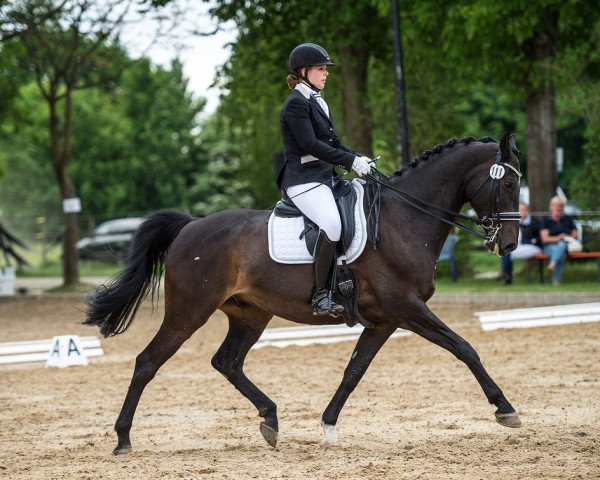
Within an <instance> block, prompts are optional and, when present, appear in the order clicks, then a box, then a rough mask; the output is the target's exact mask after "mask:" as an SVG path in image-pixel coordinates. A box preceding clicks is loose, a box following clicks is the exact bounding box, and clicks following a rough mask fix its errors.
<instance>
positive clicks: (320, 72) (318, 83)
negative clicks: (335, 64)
mask: <svg viewBox="0 0 600 480" xmlns="http://www.w3.org/2000/svg"><path fill="white" fill-rule="evenodd" d="M327 75H329V72H328V71H327V65H315V66H313V67H308V72H307V74H306V78H308V81H309V82H310V83H312V84H313V85H314V86H315V87H317V88H318V89H319V90H323V88H325V82H326V81H327Z"/></svg>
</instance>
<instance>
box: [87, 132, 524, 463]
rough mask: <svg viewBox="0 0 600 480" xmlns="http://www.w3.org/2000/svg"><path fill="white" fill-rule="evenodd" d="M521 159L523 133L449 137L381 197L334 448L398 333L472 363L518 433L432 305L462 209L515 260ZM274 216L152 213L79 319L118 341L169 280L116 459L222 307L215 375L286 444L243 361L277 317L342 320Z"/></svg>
mask: <svg viewBox="0 0 600 480" xmlns="http://www.w3.org/2000/svg"><path fill="white" fill-rule="evenodd" d="M517 155H518V150H517V148H516V145H515V141H514V136H513V135H509V134H504V135H503V136H502V139H501V140H500V142H497V141H495V140H494V139H492V138H490V137H485V138H481V139H475V138H473V137H467V138H464V139H462V140H454V139H453V140H451V141H448V142H447V143H446V144H441V145H438V146H436V147H435V148H434V149H433V150H430V151H426V152H424V153H423V154H422V155H421V156H420V157H418V158H416V159H415V160H413V161H412V163H410V164H409V165H408V166H406V167H404V168H403V169H402V170H399V171H396V172H395V173H394V174H393V175H392V176H391V177H390V178H389V179H388V181H387V182H385V187H382V188H381V197H380V225H379V244H378V246H377V248H376V249H372V248H366V249H365V251H364V252H363V253H362V254H361V255H360V257H359V258H358V259H356V261H354V262H353V263H351V264H350V265H349V267H350V268H351V269H352V270H353V272H354V273H355V274H356V276H357V277H358V280H359V285H360V295H359V298H358V310H359V311H360V314H361V315H362V316H363V317H364V318H366V319H367V320H368V321H369V322H372V324H374V326H373V327H372V328H365V329H364V330H363V331H362V333H361V335H360V337H359V339H358V341H357V344H356V348H355V349H354V352H353V354H352V355H351V358H350V360H349V363H348V366H347V368H346V369H345V372H344V374H343V378H342V380H341V383H340V385H339V386H338V388H337V390H336V391H335V394H334V395H333V397H332V399H331V401H330V402H329V404H328V405H327V407H326V408H325V410H324V412H323V414H322V417H321V424H322V427H323V431H324V437H325V438H324V441H323V443H324V444H325V445H335V444H336V443H337V441H338V439H337V432H336V427H335V425H336V423H337V420H338V417H339V415H340V412H341V410H342V407H343V406H344V404H345V403H346V401H347V400H348V398H349V396H350V394H351V393H352V392H353V390H354V389H355V388H356V386H357V385H358V383H359V381H360V380H361V378H362V376H363V375H364V373H365V372H366V370H367V368H368V366H369V364H370V363H371V361H372V360H373V358H374V357H375V355H376V354H377V352H378V351H379V349H380V348H381V347H382V346H383V344H384V343H385V342H386V340H387V339H388V338H389V337H390V335H391V334H392V333H393V332H394V331H395V330H396V329H397V328H403V329H406V330H409V331H411V332H414V333H416V334H417V335H420V336H422V337H423V338H425V339H427V340H429V341H430V342H433V343H435V344H436V345H439V346H440V347H442V348H444V349H446V350H448V351H449V352H451V353H452V354H453V355H454V356H455V357H456V358H457V359H459V360H461V361H462V362H464V363H465V364H466V365H467V367H468V368H469V369H470V370H471V372H472V373H473V375H474V376H475V378H476V379H477V381H478V382H479V385H480V386H481V389H482V390H483V393H484V394H485V396H486V398H487V400H488V401H489V403H490V404H492V405H494V406H495V407H496V410H495V417H496V420H497V422H498V423H500V424H501V425H503V426H507V427H519V426H521V420H520V419H519V417H518V414H517V413H516V411H515V409H514V408H513V406H512V405H511V404H510V403H509V401H508V400H507V399H506V397H505V396H504V394H503V392H502V390H501V389H500V387H499V386H498V385H497V384H496V383H495V382H494V380H493V379H492V378H491V377H490V375H489V374H488V373H487V372H486V370H485V368H484V367H483V365H482V363H481V361H480V359H479V356H478V354H477V352H476V351H475V349H474V348H473V347H472V346H471V345H470V344H469V343H468V342H467V341H465V340H464V339H463V338H461V337H460V336H459V335H457V334H456V333H455V332H453V331H452V330H451V329H450V328H449V327H448V326H447V325H445V324H444V323H443V322H442V321H441V320H440V319H439V318H438V317H437V316H436V315H435V314H434V313H433V312H432V311H431V310H430V309H429V308H428V306H427V305H426V302H427V301H428V300H429V299H430V298H431V296H432V295H433V293H434V291H435V282H434V275H435V267H436V263H437V259H438V256H439V254H440V251H441V249H442V246H443V244H444V241H445V239H446V237H447V236H448V234H449V232H450V230H451V228H452V226H453V225H454V224H455V222H454V220H456V219H457V217H459V216H460V214H459V213H453V212H459V211H460V209H461V208H462V206H463V205H464V204H465V203H467V202H470V204H471V206H472V208H473V209H474V210H475V212H476V214H477V217H478V219H479V220H478V223H479V224H481V226H482V227H483V229H484V231H485V232H486V237H485V238H486V242H485V245H486V248H487V249H488V250H489V251H494V252H495V253H497V254H498V255H505V254H507V253H509V252H510V251H512V250H513V249H514V248H515V247H516V245H517V238H518V221H515V220H518V218H519V217H518V212H517V207H518V201H519V185H520V179H519V177H520V172H519V160H518V157H517ZM499 171H500V173H501V175H500V174H498V172H499ZM411 199H413V200H411ZM417 200H418V202H417V203H415V202H416V201H417ZM415 206H417V207H419V208H415ZM424 206H425V207H424ZM432 209H434V210H436V209H437V212H438V213H435V212H432V211H431V210H432ZM444 212H450V213H444ZM269 215H270V211H269V210H263V211H256V210H245V209H231V210H224V211H221V212H218V213H216V214H213V215H210V216H207V217H204V218H199V219H194V218H193V217H191V216H189V215H187V214H184V213H181V212H178V211H172V210H171V211H160V212H156V213H154V214H152V215H150V216H149V217H148V218H147V219H146V220H145V221H144V223H143V224H142V225H141V226H140V227H139V229H138V232H137V233H136V235H135V237H134V239H133V241H132V246H131V250H130V253H129V256H128V259H127V263H126V265H125V267H124V269H123V270H122V271H121V272H120V273H118V274H117V275H116V276H115V277H113V278H112V279H110V280H108V281H107V282H106V284H104V285H100V286H99V287H98V288H97V289H96V290H95V291H94V292H93V293H92V294H90V296H88V298H87V311H86V318H85V320H84V322H83V323H84V324H87V325H96V326H99V327H100V333H101V334H102V335H104V336H105V337H109V336H113V335H117V334H120V333H122V332H124V331H125V330H127V328H128V327H129V325H130V324H131V322H132V321H133V319H134V317H135V314H136V311H137V309H138V307H139V306H140V304H141V302H142V301H144V299H145V298H147V296H148V295H149V293H150V292H152V297H154V294H155V293H156V289H157V288H158V285H159V284H160V280H161V276H162V274H163V272H164V298H165V313H164V319H163V322H162V324H161V326H160V328H159V329H158V332H157V333H156V335H155V336H154V338H153V339H152V340H151V341H150V343H149V344H148V345H147V346H146V348H145V349H144V350H143V351H142V352H141V353H140V354H139V355H138V356H137V357H136V361H135V369H134V372H133V376H132V378H131V383H130V387H129V390H128V392H127V395H126V397H125V400H124V403H123V406H122V409H121V412H120V414H119V416H118V418H117V421H116V423H115V430H116V433H117V437H118V443H117V446H116V448H115V449H114V451H113V453H114V454H124V453H128V452H130V451H131V449H132V447H131V441H130V430H131V426H132V421H133V417H134V414H135V410H136V407H137V405H138V402H139V400H140V397H141V395H142V392H143V390H144V388H145V387H146V385H147V384H148V383H149V382H150V381H151V380H152V379H153V378H154V376H155V374H156V373H157V371H158V369H159V368H160V367H161V366H162V365H163V364H164V363H165V362H166V361H167V360H169V358H171V356H173V355H174V354H175V352H177V350H178V349H179V348H180V347H181V346H182V344H183V343H184V342H185V341H186V340H187V339H188V338H190V336H191V335H192V334H193V333H194V332H195V331H196V330H198V329H199V328H200V327H202V326H203V325H204V324H205V323H206V322H207V320H208V319H209V317H210V316H211V315H212V313H213V312H215V311H216V310H217V309H220V310H221V311H223V312H224V313H225V315H226V316H227V317H228V321H229V329H228V333H227V335H226V337H225V339H224V341H223V343H222V345H221V346H220V347H219V349H218V350H217V352H216V353H215V354H214V356H213V357H212V360H211V363H212V366H213V367H214V368H215V369H216V370H217V371H219V372H220V373H221V374H223V375H224V376H225V378H226V379H227V380H228V381H229V382H231V383H232V384H233V385H234V386H235V388H236V389H237V390H238V391H239V392H240V393H241V394H242V395H243V396H244V397H246V398H247V399H248V400H250V402H252V403H253V404H254V406H255V407H256V409H257V410H258V415H259V417H261V418H262V419H263V420H262V421H261V422H260V426H259V430H260V432H261V434H262V436H263V438H264V440H265V441H266V442H267V443H268V445H270V446H273V447H274V446H276V444H277V440H278V434H279V429H278V418H277V406H276V404H275V403H274V402H273V401H272V400H271V399H270V398H269V397H268V396H267V395H266V394H265V393H263V392H262V391H261V390H260V389H259V388H258V387H257V386H256V385H255V384H254V383H252V381H251V380H250V379H249V378H247V377H246V375H245V373H244V371H243V366H244V360H245V357H246V355H247V354H248V351H249V350H250V348H251V347H252V346H253V345H254V344H255V343H256V342H257V341H258V339H259V337H260V336H261V334H262V333H263V331H264V330H265V327H266V326H267V324H268V323H269V321H270V320H271V318H272V317H273V316H274V315H277V316H279V317H282V318H285V319H288V320H291V321H293V322H297V323H302V324H312V325H325V324H331V325H333V324H341V323H343V320H342V319H340V318H333V317H331V316H314V315H313V311H312V306H311V303H310V298H311V295H312V289H313V274H312V265H310V264H301V265H289V264H287V265H284V264H280V263H276V262H274V261H273V260H271V258H270V256H269V252H268V245H267V219H268V217H269Z"/></svg>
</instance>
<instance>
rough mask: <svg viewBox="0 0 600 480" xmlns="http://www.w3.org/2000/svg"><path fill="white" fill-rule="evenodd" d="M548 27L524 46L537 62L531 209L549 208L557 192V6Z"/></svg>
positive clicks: (531, 107)
mask: <svg viewBox="0 0 600 480" xmlns="http://www.w3.org/2000/svg"><path fill="white" fill-rule="evenodd" d="M543 18H544V22H543V24H542V25H543V26H544V29H543V31H541V32H537V33H536V34H535V35H534V36H533V37H532V38H530V39H528V40H526V41H525V42H524V43H523V45H522V49H523V52H524V54H525V56H526V57H527V60H528V61H529V62H530V63H531V65H533V68H532V69H531V70H530V72H529V75H528V78H527V79H526V85H527V98H526V104H525V111H526V115H527V130H526V135H527V177H528V183H529V197H530V198H529V203H530V208H531V211H533V212H546V211H548V202H549V200H550V198H552V197H553V196H554V195H555V192H556V185H557V180H558V177H557V174H556V158H555V156H556V124H555V119H554V87H553V85H554V82H553V74H552V72H551V70H550V69H549V68H548V64H549V63H550V62H551V60H552V58H553V57H554V46H555V40H556V36H557V34H558V33H557V32H558V18H559V13H558V10H557V9H556V7H550V8H548V9H547V10H546V11H545V12H544V14H543Z"/></svg>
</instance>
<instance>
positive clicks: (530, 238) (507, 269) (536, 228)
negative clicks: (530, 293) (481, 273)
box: [500, 202, 542, 285]
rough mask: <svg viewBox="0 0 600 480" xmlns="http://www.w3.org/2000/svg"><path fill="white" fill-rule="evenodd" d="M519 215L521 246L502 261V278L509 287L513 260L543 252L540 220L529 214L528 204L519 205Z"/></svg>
mask: <svg viewBox="0 0 600 480" xmlns="http://www.w3.org/2000/svg"><path fill="white" fill-rule="evenodd" d="M519 213H520V214H521V220H520V222H519V244H518V245H517V248H516V249H514V250H513V251H512V252H510V253H509V254H508V255H505V256H503V257H502V258H501V259H500V261H501V263H502V278H503V279H504V281H505V283H506V284H507V285H510V284H511V283H512V270H513V264H512V261H513V260H526V259H528V258H531V257H533V256H534V255H537V254H538V253H541V252H542V248H541V245H542V240H541V239H540V222H539V220H538V219H537V218H535V217H532V216H531V215H530V214H529V205H527V204H526V203H523V202H521V203H519Z"/></svg>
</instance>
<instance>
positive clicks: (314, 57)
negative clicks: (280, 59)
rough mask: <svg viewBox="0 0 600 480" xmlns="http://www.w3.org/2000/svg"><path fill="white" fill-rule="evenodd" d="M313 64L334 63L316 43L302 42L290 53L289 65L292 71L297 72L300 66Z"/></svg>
mask: <svg viewBox="0 0 600 480" xmlns="http://www.w3.org/2000/svg"><path fill="white" fill-rule="evenodd" d="M313 65H335V63H333V62H332V61H331V59H330V58H329V54H328V53H327V52H326V51H325V49H324V48H323V47H321V46H319V45H317V44H316V43H303V44H302V45H298V46H297V47H296V48H294V49H293V50H292V53H290V60H289V67H290V70H291V71H292V72H294V73H298V72H299V71H300V69H301V68H304V67H311V66H313Z"/></svg>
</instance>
